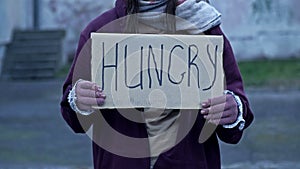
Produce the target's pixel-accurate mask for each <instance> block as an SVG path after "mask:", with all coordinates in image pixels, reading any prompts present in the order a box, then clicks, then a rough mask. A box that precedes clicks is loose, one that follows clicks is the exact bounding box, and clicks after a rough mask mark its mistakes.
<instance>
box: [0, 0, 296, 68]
mask: <svg viewBox="0 0 300 169" xmlns="http://www.w3.org/2000/svg"><path fill="white" fill-rule="evenodd" d="M34 1H35V0H1V1H0V19H1V24H0V68H1V63H2V62H1V60H2V59H3V55H4V49H5V45H6V44H7V43H9V42H10V40H11V37H12V34H13V30H15V29H21V30H22V29H33V27H34ZM37 1H38V6H37V8H38V12H37V14H38V17H37V21H36V22H38V27H39V29H43V30H48V29H65V30H66V32H67V36H66V40H65V41H66V42H65V54H66V55H67V56H69V57H72V56H73V53H74V51H75V49H76V43H77V41H78V37H79V32H80V31H81V30H82V29H83V28H84V26H86V24H87V23H88V21H90V20H91V19H92V18H94V17H96V16H97V15H99V14H100V13H102V12H103V11H105V10H107V9H109V8H111V7H113V4H114V1H113V0H37ZM211 1H212V4H213V5H214V6H216V8H217V9H218V10H219V11H221V13H222V14H223V23H222V27H223V29H224V31H225V32H226V34H227V35H228V37H229V39H230V40H231V42H232V45H233V48H234V51H235V54H236V57H237V58H238V59H239V60H247V59H253V58H286V57H294V56H299V55H298V53H299V52H300V45H298V44H300V11H299V10H298V9H297V7H298V6H299V5H300V1H298V0H284V1H282V0H248V1H247V0H230V1H226V2H223V1H222V2H221V1H217V0H211Z"/></svg>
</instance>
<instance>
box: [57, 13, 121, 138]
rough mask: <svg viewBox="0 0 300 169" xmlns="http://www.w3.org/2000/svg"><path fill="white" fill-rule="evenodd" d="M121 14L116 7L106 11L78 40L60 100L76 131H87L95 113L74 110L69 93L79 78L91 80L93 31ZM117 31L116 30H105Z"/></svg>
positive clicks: (65, 116)
mask: <svg viewBox="0 0 300 169" xmlns="http://www.w3.org/2000/svg"><path fill="white" fill-rule="evenodd" d="M118 17H119V16H118V15H117V10H116V8H113V9H111V10H108V11H107V12H104V13H103V14H102V15H100V16H98V17H97V18H95V19H94V20H92V21H91V22H90V23H89V25H88V26H87V27H86V28H85V29H84V30H83V31H82V32H81V34H80V39H79V42H78V47H77V51H76V54H75V57H74V60H73V63H72V66H71V68H70V71H69V73H68V75H67V78H66V80H65V82H64V85H63V91H62V92H63V96H62V99H61V102H60V107H61V114H62V116H63V118H64V120H65V121H66V122H67V124H68V125H69V126H70V127H71V128H72V129H73V131H74V132H75V133H85V131H87V130H88V129H89V128H90V126H91V124H92V123H93V119H94V117H93V114H91V115H89V116H84V115H81V114H79V113H76V112H74V111H73V110H72V108H71V107H70V105H69V102H68V95H69V92H70V90H71V89H72V86H73V84H74V83H75V82H76V81H77V80H78V79H84V80H91V69H90V68H91V67H90V66H91V64H90V61H91V40H90V34H91V32H98V31H100V29H101V28H103V27H104V26H105V25H107V24H108V23H110V22H111V21H114V20H115V19H117V18H118ZM105 31H116V30H105Z"/></svg>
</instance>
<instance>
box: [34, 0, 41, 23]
mask: <svg viewBox="0 0 300 169" xmlns="http://www.w3.org/2000/svg"><path fill="white" fill-rule="evenodd" d="M33 28H34V29H39V28H40V0H33Z"/></svg>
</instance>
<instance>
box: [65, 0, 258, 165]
mask: <svg viewBox="0 0 300 169" xmlns="http://www.w3.org/2000/svg"><path fill="white" fill-rule="evenodd" d="M164 12H165V13H167V14H170V15H176V16H178V17H180V18H182V19H185V20H187V21H189V22H191V23H192V24H193V25H196V29H195V28H193V29H190V28H191V27H189V26H186V25H182V24H181V23H180V22H179V21H177V20H176V19H174V18H172V17H167V15H165V14H162V13H164ZM136 13H140V14H138V15H133V17H128V20H126V21H127V23H126V25H124V27H126V31H129V32H131V33H132V32H133V33H135V32H136V33H137V32H141V31H143V30H145V28H146V30H150V31H151V32H155V33H178V32H182V31H184V32H187V33H189V34H202V33H204V34H207V35H223V37H224V56H223V58H224V61H223V66H224V71H225V77H226V87H227V90H226V91H225V92H224V93H225V94H224V96H220V97H217V98H211V99H209V100H207V101H206V102H203V103H202V104H201V106H202V109H201V111H200V112H199V114H197V116H196V117H195V118H196V121H195V124H194V125H193V126H192V128H191V129H190V131H189V133H188V134H187V136H185V137H184V138H183V139H182V140H180V142H178V143H176V144H175V143H174V139H176V136H174V135H173V134H174V133H177V132H178V130H179V129H178V125H176V123H175V121H176V119H177V118H178V117H179V116H180V112H179V110H163V112H162V113H161V115H160V116H159V119H156V120H154V121H153V120H152V119H151V120H149V119H147V117H145V124H142V123H136V122H133V121H130V120H128V119H126V118H124V117H123V116H122V115H120V113H119V112H118V110H116V109H109V110H106V109H104V110H101V114H102V115H103V117H104V118H105V120H106V121H107V123H108V124H109V125H110V126H112V128H114V129H115V130H116V131H118V132H120V133H122V134H125V135H127V136H130V137H134V138H147V137H152V136H154V138H156V137H155V136H156V135H157V134H158V133H160V132H167V133H169V134H170V135H168V137H167V138H166V137H165V138H163V139H166V140H164V143H165V144H163V146H162V147H163V148H166V147H167V148H166V151H162V152H161V153H160V154H152V151H155V147H160V146H161V144H162V143H161V140H160V138H157V139H152V140H151V139H149V147H139V146H137V147H138V148H136V149H135V148H132V149H133V151H136V152H139V151H142V149H149V156H148V157H136V158H133V157H128V156H127V157H125V156H121V155H119V154H114V153H112V152H109V151H107V149H105V148H104V147H102V146H99V144H97V141H95V140H97V139H99V140H101V139H103V138H107V137H109V136H107V135H108V134H107V133H105V132H107V131H102V130H101V128H102V126H101V125H102V124H99V122H98V121H97V120H96V119H98V118H97V114H99V113H97V112H95V110H93V108H92V107H93V106H95V105H102V104H103V103H104V102H105V98H106V96H105V94H104V92H103V91H102V90H101V89H100V87H99V86H97V85H96V84H94V83H92V82H90V81H89V75H87V76H85V75H74V74H75V73H74V71H75V70H76V67H80V68H81V67H85V66H86V65H88V64H89V61H86V60H89V59H90V58H80V57H79V55H80V53H82V50H83V48H84V45H85V44H87V43H88V42H89V39H90V34H91V32H97V31H99V30H100V29H101V28H103V27H105V25H107V24H108V23H111V22H112V21H115V20H117V19H119V18H122V17H124V16H129V14H136ZM220 16H221V15H220V14H219V13H218V11H216V10H215V9H214V8H213V7H212V6H211V5H210V4H209V3H208V2H205V1H200V2H198V1H197V0H151V1H150V0H117V1H116V4H115V7H114V8H113V9H111V10H109V11H107V12H105V13H104V14H102V15H101V16H99V17H97V18H96V19H95V20H93V21H92V22H90V23H89V25H88V26H87V27H86V28H85V29H84V30H83V32H82V33H81V36H80V40H79V45H78V49H77V53H76V57H75V59H74V62H73V65H72V68H71V69H70V73H69V75H68V77H67V79H66V81H65V83H64V88H63V98H62V101H61V112H62V115H63V117H64V119H65V120H66V121H67V123H68V124H69V125H70V127H71V128H72V129H73V130H74V131H75V132H76V133H85V131H87V129H88V128H89V127H90V125H91V124H93V125H94V128H93V130H94V131H93V141H94V142H93V158H94V168H95V169H124V168H125V169H127V168H128V169H149V168H153V169H166V168H168V169H218V168H220V167H221V164H220V151H219V145H218V140H217V137H218V138H219V139H220V140H222V141H224V142H226V143H232V144H236V143H238V142H239V140H240V139H241V137H242V133H243V131H244V129H245V128H247V127H248V126H249V125H250V124H251V122H252V120H253V114H252V112H251V110H250V107H249V103H248V100H247V97H246V96H245V93H244V89H243V83H242V78H241V75H240V72H239V70H238V67H237V64H236V61H235V58H234V54H233V51H232V49H231V46H230V43H229V41H228V39H227V38H226V37H225V35H224V34H223V32H222V30H221V29H220V27H219V25H220V22H221V20H220ZM157 19H158V20H159V21H163V22H159V23H158V22H155V21H157ZM164 21H166V22H164ZM157 23H158V24H157ZM137 25H138V26H137ZM114 29H119V28H116V27H113V28H112V29H110V30H107V31H110V32H114ZM102 32H103V30H102ZM87 67H88V66H87ZM79 74H80V73H79ZM83 74H89V69H88V68H87V73H83ZM78 79H84V80H78ZM72 82H73V84H72ZM157 111H161V110H157V109H143V110H141V112H147V113H148V114H151V113H155V112H157ZM147 113H145V114H147ZM82 119H85V120H83V121H84V122H82ZM205 121H208V122H209V123H211V124H213V125H215V126H216V130H215V131H214V132H213V134H212V135H211V136H210V137H209V138H208V139H207V140H205V141H204V142H201V143H199V140H198V139H199V135H200V132H201V129H202V128H203V126H204V124H205ZM95 125H97V126H98V127H99V126H100V127H99V128H97V127H95ZM96 128H97V129H96ZM109 138H110V139H109V140H110V145H111V146H119V145H114V141H115V140H114V137H109Z"/></svg>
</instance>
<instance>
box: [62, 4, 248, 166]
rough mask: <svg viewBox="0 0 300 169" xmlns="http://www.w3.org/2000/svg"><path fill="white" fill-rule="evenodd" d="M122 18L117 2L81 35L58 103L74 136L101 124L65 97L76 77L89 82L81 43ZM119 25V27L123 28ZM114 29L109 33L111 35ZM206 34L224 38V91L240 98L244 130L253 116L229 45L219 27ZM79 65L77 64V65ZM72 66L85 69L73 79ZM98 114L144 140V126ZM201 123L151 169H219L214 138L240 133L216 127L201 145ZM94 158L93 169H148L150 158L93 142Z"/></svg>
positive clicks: (235, 137)
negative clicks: (112, 150) (122, 153)
mask: <svg viewBox="0 0 300 169" xmlns="http://www.w3.org/2000/svg"><path fill="white" fill-rule="evenodd" d="M125 15H126V4H125V2H124V0H117V1H116V4H115V7H114V8H113V9H111V10H109V11H107V12H105V13H104V14H102V15H101V16H99V17H97V18H96V19H94V20H93V21H92V22H90V23H89V25H88V26H87V27H86V28H85V29H84V30H83V31H82V33H81V36H80V40H79V44H78V49H77V53H76V56H75V59H74V62H73V64H72V67H71V69H70V72H69V74H68V77H67V78H66V81H65V83H64V86H63V98H62V101H61V113H62V115H63V118H64V119H65V121H66V122H67V123H68V125H69V126H70V127H71V128H72V129H73V130H74V132H76V133H84V132H85V130H84V129H83V128H89V126H90V125H91V124H93V125H94V126H95V125H101V124H99V123H97V117H96V116H97V113H94V114H92V115H90V116H86V117H84V116H81V115H78V114H76V113H75V112H74V111H73V110H72V109H71V107H70V106H69V103H68V99H67V96H68V93H69V91H70V90H71V88H72V82H74V81H76V80H77V79H79V78H82V79H85V80H90V69H89V66H88V65H90V58H78V56H79V53H80V52H81V50H82V48H83V46H84V44H86V43H87V42H88V40H89V39H90V34H91V32H96V31H98V30H99V29H100V28H101V27H103V26H104V25H106V24H107V23H110V22H111V21H114V20H116V19H118V18H120V17H123V16H125ZM120 26H121V27H122V26H124V25H120ZM113 29H115V28H113ZM113 29H112V30H109V31H111V32H114V30H113ZM205 34H207V35H223V36H224V56H223V58H224V61H223V62H224V63H223V66H224V71H225V76H226V83H227V89H228V90H231V91H233V92H234V93H235V94H236V95H238V96H239V97H240V98H241V100H242V103H243V107H244V114H243V116H244V119H245V121H246V127H248V126H249V125H250V123H251V122H252V120H253V114H252V112H251V110H250V108H249V103H248V100H247V98H246V96H245V92H244V89H243V84H242V78H241V75H240V72H239V69H238V67H237V63H236V61H235V58H234V54H233V51H232V48H231V46H230V43H229V41H228V40H227V38H226V37H225V35H224V34H223V32H222V30H221V29H220V27H215V28H213V29H211V30H208V31H206V32H205ZM79 62H80V64H78V63H79ZM75 63H77V64H76V66H79V67H80V69H81V70H85V71H82V72H81V73H76V76H75V75H74V72H73V71H74V67H75ZM101 113H102V115H103V116H104V118H105V120H106V121H107V122H108V123H109V124H110V125H111V126H112V127H113V128H114V129H115V130H117V131H118V132H120V133H122V134H125V135H127V136H130V137H135V138H145V137H147V131H146V128H145V124H143V123H135V122H132V121H130V120H128V119H126V118H124V117H123V116H122V115H120V114H119V113H118V111H117V110H102V111H101ZM79 116H80V119H82V118H83V119H85V122H84V123H79V120H78V117H79ZM204 122H205V120H204V118H203V116H202V115H201V114H200V113H199V114H198V115H197V120H196V122H195V124H194V126H193V128H192V129H191V130H190V132H189V133H188V135H187V136H186V137H185V138H184V139H183V140H182V141H181V142H180V143H179V144H177V145H176V146H175V147H173V148H172V149H170V150H168V151H167V152H164V153H162V154H160V156H159V158H158V160H157V162H156V164H155V166H154V169H219V168H221V164H220V150H219V145H218V139H217V138H219V139H220V140H222V141H224V142H226V143H231V144H236V143H238V142H239V140H240V139H241V137H242V134H243V131H240V130H239V129H238V128H237V127H236V128H233V129H225V128H223V127H221V126H219V127H218V128H217V130H216V131H215V132H214V133H213V135H212V136H211V137H210V138H209V139H208V140H207V141H206V142H204V143H203V144H200V143H199V142H198V138H199V135H200V131H201V129H202V126H203V124H204ZM82 125H83V126H84V127H83V126H82ZM95 128H96V127H94V129H95ZM100 128H101V127H100ZM104 132H105V131H104ZM93 133H94V138H101V137H106V136H105V134H106V133H103V132H101V131H98V130H97V131H94V132H93ZM112 142H113V140H112ZM133 148H134V147H133ZM145 148H147V147H145ZM93 158H94V168H95V169H149V167H150V158H126V157H121V156H118V155H115V154H112V153H110V152H108V151H106V150H104V149H103V148H101V147H99V146H98V145H97V144H95V143H94V142H93Z"/></svg>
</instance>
